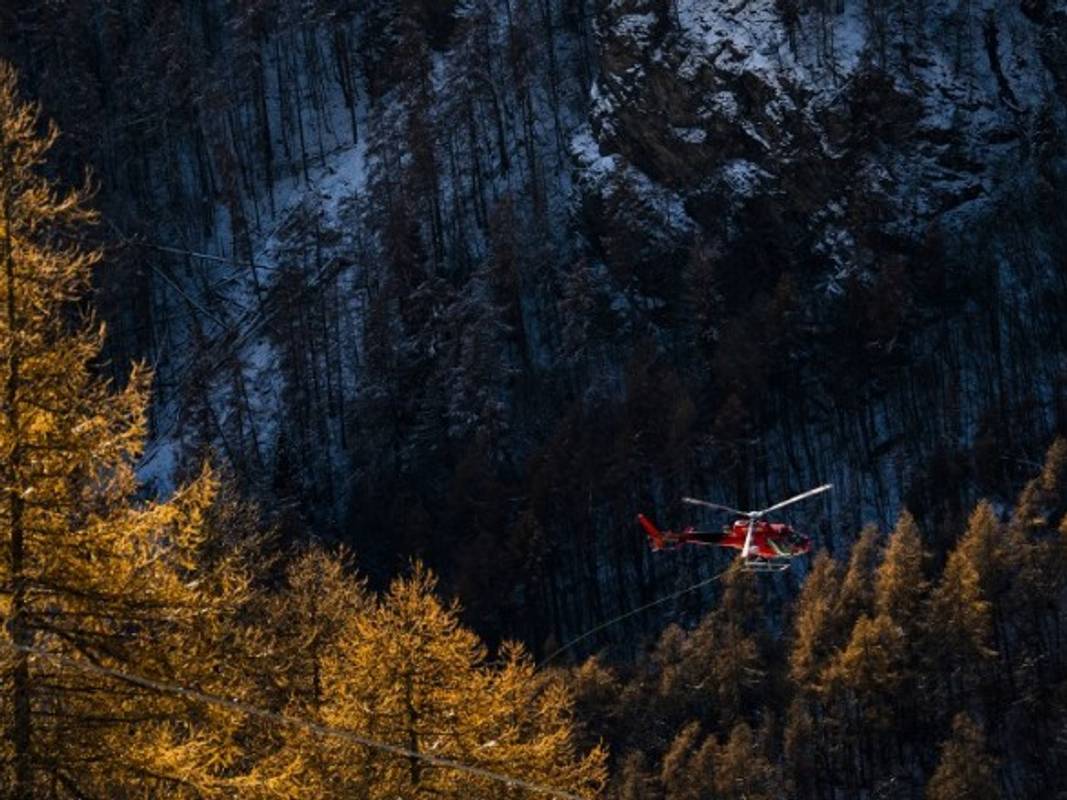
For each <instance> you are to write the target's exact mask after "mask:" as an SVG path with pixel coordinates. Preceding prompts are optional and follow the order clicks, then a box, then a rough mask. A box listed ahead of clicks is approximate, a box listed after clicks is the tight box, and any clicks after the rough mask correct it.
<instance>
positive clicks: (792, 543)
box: [637, 483, 833, 572]
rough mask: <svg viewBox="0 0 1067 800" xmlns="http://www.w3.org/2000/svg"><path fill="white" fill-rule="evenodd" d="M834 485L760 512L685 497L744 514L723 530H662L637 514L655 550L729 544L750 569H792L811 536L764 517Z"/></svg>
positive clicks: (694, 502)
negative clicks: (686, 545) (791, 563)
mask: <svg viewBox="0 0 1067 800" xmlns="http://www.w3.org/2000/svg"><path fill="white" fill-rule="evenodd" d="M832 488H833V486H832V485H831V484H829V483H826V484H823V485H822V486H819V487H816V488H815V489H809V490H808V491H806V492H802V493H801V494H798V495H796V496H795V497H790V498H789V499H788V500H783V501H782V502H780V503H775V504H774V505H773V506H769V507H767V508H764V509H761V510H759V511H740V510H738V509H736V508H730V507H729V506H723V505H719V504H718V503H709V502H708V501H707V500H697V499H696V498H693V497H683V498H682V502H683V503H688V504H689V505H694V506H704V507H705V508H713V509H715V510H717V511H726V512H727V513H730V514H737V515H738V516H741V517H744V519H739V520H735V521H734V522H732V523H731V524H729V525H724V526H723V528H722V530H721V531H698V530H696V529H695V528H694V527H693V526H689V527H688V528H685V529H684V530H682V531H677V532H675V531H661V530H659V529H658V528H657V527H656V526H655V525H653V524H652V521H651V520H650V519H649V518H648V517H646V516H645V515H644V514H638V515H637V521H638V522H639V523H640V524H641V527H642V528H644V530H645V534H646V535H647V536H648V540H649V544H651V545H652V549H653V550H664V549H674V548H677V547H681V546H682V545H684V544H696V545H714V546H717V547H730V548H733V549H734V550H740V551H741V562H742V564H743V565H744V568H745V569H747V570H751V571H753V572H781V571H783V570H787V569H789V564H790V562H791V561H792V559H794V558H795V557H796V556H799V555H803V554H804V553H808V552H810V551H811V537H810V536H808V535H806V534H803V533H798V532H797V531H794V530H793V528H792V527H790V526H789V525H786V524H784V523H781V522H768V521H767V520H765V519H764V517H765V516H766V515H767V514H770V513H771V512H772V511H778V510H779V509H782V508H785V507H786V506H789V505H792V504H793V503H796V502H798V501H800V500H806V499H807V498H809V497H814V496H815V495H817V494H822V493H823V492H826V491H829V490H830V489H832Z"/></svg>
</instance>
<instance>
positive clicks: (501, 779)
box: [0, 641, 585, 800]
mask: <svg viewBox="0 0 1067 800" xmlns="http://www.w3.org/2000/svg"><path fill="white" fill-rule="evenodd" d="M0 645H2V646H3V647H6V648H7V649H9V650H13V651H17V652H22V653H27V654H29V655H31V656H37V657H38V658H43V659H45V660H47V661H51V662H53V663H54V664H61V665H63V666H65V667H69V668H71V669H75V670H78V671H80V672H86V673H90V674H93V675H98V676H101V677H105V678H112V679H114V680H118V681H123V682H125V683H130V684H133V685H135V686H140V687H142V688H145V689H151V690H153V691H156V692H160V693H161V694H170V695H174V696H176V697H184V698H186V699H188V700H193V701H196V702H198V703H203V704H204V705H210V706H218V707H220V708H226V709H229V710H230V711H236V712H237V713H239V714H245V715H247V716H249V717H257V718H259V719H264V720H269V721H271V722H276V723H278V724H280V725H288V726H290V727H294V728H302V729H303V730H305V731H308V732H309V733H314V734H316V735H318V736H327V737H332V738H335V739H342V740H344V741H346V742H351V743H352V744H358V745H362V746H363V747H368V748H371V749H373V750H381V751H383V752H386V753H391V754H393V755H395V756H402V757H403V758H414V759H417V760H419V761H422V762H423V763H426V764H430V765H432V766H435V767H440V768H442V769H451V770H455V771H456V772H465V773H467V774H468V775H474V776H475V777H478V778H485V779H487V780H492V781H496V782H497V783H501V784H504V785H505V786H511V787H514V788H519V789H526V790H527V791H529V792H534V793H535V794H541V795H547V796H549V797H559V798H563V799H564V800H585V799H584V798H582V797H581V796H580V795H577V794H573V793H571V792H567V791H564V790H563V789H556V788H554V787H552V786H546V785H545V784H542V783H536V782H534V781H528V780H523V779H522V778H514V777H511V776H510V775H504V774H502V773H499V772H493V771H492V770H488V769H483V768H482V767H476V766H474V765H472V764H465V763H463V762H462V761H455V760H453V759H451V758H443V757H441V756H432V755H429V754H427V753H420V752H417V751H415V750H409V749H407V748H406V747H399V746H397V745H394V744H389V743H388V742H380V741H378V740H376V739H369V738H367V737H366V736H360V735H359V734H357V733H353V732H352V731H348V730H344V729H342V728H334V727H331V726H329V725H321V724H319V723H317V722H313V721H312V720H309V719H304V718H302V717H295V716H292V715H290V714H282V713H279V712H277V711H270V710H268V709H265V708H259V707H258V706H253V705H250V704H249V703H243V702H241V701H240V700H231V699H229V698H227V697H220V696H219V695H214V694H208V693H207V692H202V691H200V690H199V689H192V688H190V687H188V686H181V685H178V684H173V683H164V682H162V681H157V680H153V679H151V678H145V677H142V676H140V675H133V674H131V673H128V672H123V671H121V670H117V669H111V668H110V667H104V666H101V665H99V664H92V663H89V662H87V661H78V660H76V659H73V658H69V657H68V656H64V655H62V654H60V653H53V652H51V651H49V650H44V649H41V648H38V647H30V646H27V645H16V644H13V643H11V642H7V641H0Z"/></svg>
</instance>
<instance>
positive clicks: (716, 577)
mask: <svg viewBox="0 0 1067 800" xmlns="http://www.w3.org/2000/svg"><path fill="white" fill-rule="evenodd" d="M732 567H733V565H732V564H731V565H730V566H729V567H727V568H726V569H724V570H722V571H721V572H717V573H716V574H714V575H712V576H711V577H710V578H705V579H704V580H702V581H700V582H699V583H694V584H693V585H692V586H690V587H688V588H686V589H681V590H679V591H677V592H675V593H674V594H670V595H667V596H666V597H661V598H660V599H659V600H653V601H652V602H651V603H646V604H645V605H643V606H641V607H640V608H635V609H633V610H632V611H627V612H626V613H625V614H619V616H617V617H613V618H611V619H609V620H608V621H607V622H602V623H601V624H600V625H597V626H596V627H595V628H590V629H589V630H587V631H586V632H585V633H583V634H582V635H581V636H579V637H577V638H575V639H571V640H570V641H569V642H567V643H566V644H565V645H563V646H562V647H560V648H558V649H556V650H553V651H552V652H551V653H549V654H548V655H547V656H545V657H544V658H543V659H541V662H540V663H539V664H538V665H537V666H538V667H543V666H544V665H545V664H547V663H548V662H549V661H551V660H552V659H554V658H555V657H556V656H558V655H559V654H560V653H564V652H566V651H567V650H570V649H571V648H572V647H574V645H576V644H578V642H581V641H584V640H585V639H588V638H589V637H590V636H592V635H593V634H594V633H598V632H599V631H602V630H604V629H605V628H609V627H611V626H612V625H614V624H615V623H617V622H622V620H624V619H626V618H628V617H632V616H634V615H635V614H640V613H641V612H642V611H647V610H648V609H650V608H652V607H654V606H658V605H660V604H662V603H668V602H670V601H671V600H677V599H678V598H679V597H681V596H682V595H684V594H689V592H694V591H696V590H697V589H702V588H703V587H705V586H707V585H709V584H711V583H715V581H717V580H719V578H721V577H722V576H723V575H725V574H726V573H727V572H729V571H730V569H731V568H732Z"/></svg>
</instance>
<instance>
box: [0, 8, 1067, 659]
mask: <svg viewBox="0 0 1067 800" xmlns="http://www.w3.org/2000/svg"><path fill="white" fill-rule="evenodd" d="M55 13H56V12H55V10H54V9H53V8H52V6H50V5H49V4H38V3H22V4H19V3H16V4H14V5H13V6H12V7H10V8H8V9H7V10H5V11H4V12H0V53H2V54H3V55H5V56H6V57H9V58H11V59H13V60H14V61H15V62H16V64H17V65H18V66H19V67H20V68H21V70H22V74H23V79H24V83H25V88H26V90H27V92H28V93H29V94H31V95H33V96H36V97H38V98H39V99H40V100H41V101H42V102H43V104H44V105H45V108H46V110H47V111H48V113H49V114H51V115H53V116H54V117H56V118H57V120H58V121H59V123H60V125H61V126H62V127H63V129H64V130H65V131H66V132H67V135H66V139H65V150H64V156H65V161H64V169H65V170H66V171H67V172H68V173H69V174H70V175H71V176H75V175H77V174H78V173H79V172H80V170H81V168H82V167H83V166H84V165H89V166H91V167H92V168H93V169H94V171H95V174H96V175H97V179H98V180H99V183H100V192H99V203H100V205H101V206H102V207H103V208H104V209H105V211H107V212H108V216H109V218H110V219H111V220H113V221H114V229H111V228H108V229H107V230H102V231H101V235H103V236H105V237H106V238H108V240H109V242H110V243H111V245H112V246H113V251H112V252H113V258H112V260H111V262H110V265H109V269H108V271H107V272H106V273H105V275H104V277H103V279H102V283H101V287H100V288H101V292H100V296H101V301H102V303H103V304H104V308H105V316H107V317H108V318H109V320H110V322H111V331H112V338H111V347H112V357H113V360H114V363H116V364H122V363H123V362H124V361H125V360H126V359H128V358H129V357H133V356H137V357H146V358H148V359H149V360H150V361H151V362H152V363H153V364H154V365H155V366H156V369H157V376H158V380H157V382H158V397H159V400H158V403H157V409H156V413H155V418H154V420H153V422H154V431H155V444H154V445H153V447H152V448H150V450H149V452H148V454H147V456H146V459H145V464H144V467H143V474H144V475H145V477H146V478H150V479H152V480H153V481H154V482H155V486H156V488H157V489H158V490H161V491H166V490H167V487H168V486H170V485H171V482H172V481H173V479H174V477H175V475H176V474H178V473H181V472H182V471H183V470H187V469H188V468H189V467H190V465H192V464H193V463H195V461H196V460H197V459H198V458H199V457H200V455H201V454H202V452H203V451H204V449H205V448H211V449H213V450H214V451H215V452H216V453H217V455H218V457H219V458H220V459H221V460H223V461H225V462H226V463H228V464H229V465H231V467H232V469H233V470H234V472H235V474H236V475H238V476H239V477H240V479H241V480H242V481H243V482H244V484H245V486H246V487H247V489H248V490H249V491H250V492H252V493H254V494H257V495H259V496H260V497H262V498H264V499H265V503H266V505H267V506H268V507H270V508H272V509H273V510H274V511H276V512H277V515H278V518H279V520H280V522H281V524H283V525H284V526H286V528H287V530H289V532H290V533H292V534H293V535H298V536H302V535H306V534H307V533H308V532H309V531H313V532H315V533H316V534H317V535H320V536H324V537H327V538H336V539H342V540H346V541H349V542H351V543H353V544H354V545H355V547H356V549H357V551H358V552H359V553H360V556H361V561H365V563H366V566H367V568H368V570H369V571H371V572H372V573H376V574H378V575H380V576H385V575H388V574H391V573H392V572H393V571H394V570H395V569H396V568H397V567H398V566H399V565H401V564H402V563H403V562H404V560H405V559H406V558H407V557H408V556H409V555H411V554H415V553H418V554H421V555H423V556H424V557H426V558H428V559H429V560H430V561H431V562H432V563H433V564H434V565H435V566H437V567H438V568H439V569H440V570H441V571H442V572H443V574H444V576H445V579H446V581H447V582H448V586H449V588H450V589H453V590H455V591H457V592H458V593H459V595H460V597H461V598H462V599H463V601H464V603H465V604H466V606H467V608H468V614H469V616H470V618H471V619H472V620H474V621H475V622H476V624H477V625H478V626H479V627H480V628H481V630H483V631H484V632H486V633H487V634H489V635H491V636H492V635H502V634H509V635H518V636H522V637H525V638H526V639H527V640H529V641H530V642H531V643H532V644H533V645H534V646H535V647H539V646H542V645H543V643H544V642H545V641H546V640H549V639H554V640H556V641H560V640H563V639H566V638H567V637H569V636H570V635H573V634H575V633H577V632H579V631H581V630H583V629H584V628H585V627H588V625H589V624H590V623H592V622H594V621H596V620H600V619H604V618H605V617H607V616H609V615H611V614H612V613H613V612H617V611H619V610H622V609H626V608H629V607H632V606H633V605H635V604H636V603H637V602H638V600H639V599H644V598H649V597H651V596H653V595H654V594H657V593H661V592H662V591H663V590H664V589H665V588H666V587H669V586H670V585H672V581H674V580H675V579H676V578H675V575H677V574H678V573H679V567H681V574H682V575H683V578H682V579H685V578H688V577H692V576H693V575H694V574H706V573H708V572H710V570H711V569H712V567H713V565H712V563H711V559H710V558H707V557H701V558H690V557H685V558H676V559H674V560H672V561H670V563H664V562H663V560H662V559H661V560H660V561H659V563H658V564H656V563H653V562H652V561H651V560H650V558H649V555H648V554H647V553H646V552H645V551H644V549H643V544H642V542H641V541H640V540H639V537H638V535H637V532H636V530H635V529H634V528H633V527H632V515H633V513H634V512H635V511H636V510H638V509H639V508H643V509H647V510H649V511H650V512H656V513H657V514H659V515H660V516H662V517H664V518H665V519H679V518H680V517H681V515H682V514H683V509H682V508H681V507H679V506H678V505H677V504H676V503H675V498H676V497H678V496H679V495H681V494H703V495H706V496H709V497H714V498H717V499H720V500H728V499H729V500H732V501H734V502H735V503H736V504H739V505H745V504H755V503H758V502H760V501H762V500H770V499H774V498H775V497H777V496H779V495H782V494H784V493H786V492H789V491H791V490H799V489H802V488H805V487H806V486H808V485H809V484H812V483H814V482H822V481H824V480H828V481H833V482H834V483H835V485H836V491H835V493H834V495H833V497H832V499H831V500H829V501H827V502H825V503H823V504H821V505H820V504H815V506H814V507H811V508H808V509H805V510H802V511H798V512H797V514H796V515H795V517H794V519H795V521H797V522H798V523H804V524H806V525H807V526H809V527H810V528H811V529H812V530H813V531H814V532H815V533H816V535H817V536H818V537H819V538H820V544H821V545H822V546H824V547H827V548H830V549H833V548H835V547H840V546H842V545H843V544H844V543H846V542H849V541H851V539H852V538H853V536H854V535H855V532H856V531H857V530H858V529H859V526H860V523H861V522H863V521H867V520H877V521H882V522H885V521H888V520H890V519H892V518H893V517H894V516H895V514H896V511H897V509H898V506H899V503H900V498H901V497H903V498H904V499H905V502H906V503H907V505H908V506H909V507H911V508H912V510H913V511H914V512H915V513H916V514H917V515H919V517H920V518H921V519H922V520H923V522H924V530H925V531H927V535H928V536H929V537H930V542H929V544H930V546H931V548H933V549H934V550H935V551H936V552H943V550H944V548H945V547H946V546H947V544H948V542H946V541H943V540H942V537H945V536H949V535H950V532H952V531H956V530H958V529H959V527H960V521H961V519H962V516H963V514H964V512H965V509H966V508H968V507H969V501H970V499H971V498H973V497H974V496H975V495H977V494H979V493H984V494H992V495H994V496H998V497H1006V496H1010V495H1012V494H1013V493H1014V490H1015V489H1017V488H1018V483H1019V480H1020V476H1021V475H1023V474H1025V473H1028V472H1029V471H1030V470H1031V465H1030V464H1029V463H1028V462H1031V461H1033V460H1034V459H1036V458H1038V457H1039V454H1040V453H1041V452H1042V450H1043V448H1044V445H1045V444H1046V443H1047V441H1048V437H1049V435H1050V433H1052V432H1053V431H1054V430H1057V429H1060V430H1062V429H1063V427H1064V423H1065V421H1067V407H1065V406H1064V397H1063V390H1062V389H1063V384H1064V379H1065V377H1067V376H1065V374H1064V365H1063V362H1062V356H1061V353H1062V352H1063V346H1064V344H1065V342H1064V333H1063V330H1062V328H1063V326H1062V323H1061V320H1062V318H1063V316H1062V315H1063V312H1064V310H1065V301H1067V285H1065V283H1064V270H1063V253H1064V252H1065V250H1067V248H1065V245H1067V225H1065V220H1064V217H1063V214H1062V210H1061V208H1062V198H1063V197H1064V181H1065V180H1067V175H1065V171H1064V156H1065V146H1064V141H1065V139H1064V130H1065V128H1064V126H1065V106H1064V104H1065V101H1067V56H1065V55H1064V54H1065V53H1067V7H1065V6H1064V4H1063V2H1061V1H1060V0H1047V2H1042V1H1040V0H1023V1H1022V2H1017V1H1015V0H960V2H958V3H956V2H951V3H924V2H915V3H899V2H892V1H891V0H867V2H858V0H833V1H831V0H815V1H813V2H806V1H805V0H777V2H772V1H771V0H729V1H726V0H648V1H647V2H639V1H638V0H630V1H626V0H611V1H610V2H599V3H592V2H587V0H537V1H536V2H535V1H534V0H464V1H463V2H447V3H439V2H429V0H427V1H426V2H418V0H409V1H408V2H402V3H388V2H372V3H358V4H357V3H352V4H349V3H345V2H340V1H338V2H329V0H320V2H315V3H307V4H305V6H304V7H301V8H299V9H295V8H294V7H293V4H287V3H279V4H274V3H270V2H247V3H241V4H230V3H223V2H217V1H216V0H198V1H197V2H185V3H152V2H147V0H141V1H140V2H132V3H126V4H122V5H121V8H120V7H118V6H116V5H115V4H112V3H108V2H103V1H102V0H100V1H90V2H85V3H80V4H77V6H76V7H72V8H70V9H67V13H65V14H64V15H63V21H62V23H61V24H56V23H55V17H54V14H55ZM116 372H117V373H120V372H121V370H116ZM787 585H788V580H786V581H783V582H782V583H781V584H774V585H772V588H770V589H769V591H780V590H784V589H785V588H787ZM651 622H652V621H650V620H646V621H644V623H642V624H650V623H651ZM622 630H623V631H625V629H622Z"/></svg>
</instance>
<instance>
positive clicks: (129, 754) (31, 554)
mask: <svg viewBox="0 0 1067 800" xmlns="http://www.w3.org/2000/svg"><path fill="white" fill-rule="evenodd" d="M57 136H58V133H57V130H56V128H55V127H54V126H52V125H48V126H45V127H44V128H43V129H42V126H41V125H40V123H39V112H38V109H37V108H36V107H35V106H33V105H29V104H25V103H23V102H21V101H20V100H19V99H18V98H17V95H16V75H15V73H14V70H13V69H11V68H10V67H9V66H8V65H6V64H4V63H3V62H0V592H2V595H0V596H2V604H0V614H2V615H3V626H4V633H3V636H2V638H0V657H2V663H0V669H2V676H0V723H2V726H3V734H2V739H0V764H2V766H0V797H6V798H13V799H14V800H29V799H30V798H37V797H56V796H63V797H111V798H122V797H134V796H137V797H144V796H162V795H166V796H169V797H182V796H186V795H188V796H201V797H202V796H210V795H212V794H216V795H219V796H222V795H223V794H226V790H225V789H224V788H223V785H224V784H225V783H226V782H227V781H228V780H229V779H230V777H232V776H233V775H234V774H236V772H237V771H238V769H239V767H238V766H237V765H238V764H239V763H240V761H241V754H240V752H239V748H237V747H236V746H235V745H234V740H233V738H232V735H233V734H234V733H235V731H236V729H237V728H238V727H239V725H240V724H241V723H240V721H239V720H237V719H235V718H234V717H233V716H232V715H229V714H224V713H222V712H218V711H209V710H205V709H198V710H197V711H196V713H193V711H192V709H191V708H190V703H188V702H187V701H185V700H182V699H181V698H178V697H174V696H164V695H161V694H159V693H157V692H153V691H151V690H149V689H147V688H145V687H139V686H136V685H132V684H129V683H127V682H123V681H121V680H118V679H116V678H115V677H113V676H109V675H106V674H102V673H101V672H100V669H101V668H102V669H123V670H130V671H132V672H135V673H138V674H141V675H145V676H147V677H149V678H153V679H159V680H165V681H174V680H178V679H180V680H182V681H187V682H193V683H197V685H199V686H201V687H202V688H207V689H210V688H211V687H213V686H217V687H220V688H221V687H223V686H226V687H227V688H226V693H227V696H231V697H234V696H236V697H240V696H241V688H240V687H241V685H242V683H241V681H240V680H239V677H240V676H239V674H237V671H236V670H234V669H233V668H232V667H231V666H230V664H231V663H232V660H230V659H227V658H225V657H223V655H222V651H220V649H219V643H220V642H228V643H233V642H234V641H235V640H236V639H239V638H240V637H241V636H242V634H241V633H240V631H239V630H238V629H235V628H231V627H230V626H231V623H232V622H233V621H234V619H235V613H236V609H239V608H240V606H241V605H242V603H244V602H245V601H246V600H247V599H248V597H249V594H250V592H251V591H252V588H251V579H250V574H249V571H248V570H247V566H248V552H247V551H246V552H245V553H244V554H243V555H242V554H240V553H239V552H238V551H239V550H240V548H238V550H234V551H228V550H226V549H225V548H223V549H217V548H214V547H213V540H212V538H211V537H212V534H211V531H212V525H211V517H212V514H213V513H214V512H213V509H214V508H215V507H216V505H217V503H216V489H217V481H216V480H215V478H214V477H213V476H212V475H211V473H210V472H207V471H205V472H204V473H203V474H202V475H201V476H200V478H199V479H197V480H195V481H194V482H193V483H192V484H190V485H188V486H186V487H183V488H181V489H179V490H178V491H177V492H176V494H175V496H174V497H173V499H172V500H171V501H169V502H145V503H140V504H134V503H131V500H130V498H132V497H133V496H134V494H135V491H136V488H137V481H136V476H135V473H134V463H135V460H136V459H137V457H138V456H139V454H140V452H141V447H142V443H143V440H144V437H145V407H146V403H147V398H148V387H149V382H150V375H149V374H148V372H147V371H146V370H144V369H141V368H134V369H133V371H132V374H131V375H130V378H129V381H128V382H127V384H126V386H125V387H124V388H123V389H121V390H117V391H116V390H114V389H113V388H112V387H111V386H109V385H108V384H107V383H106V382H105V381H104V380H102V379H100V378H99V377H98V376H97V375H96V374H94V371H93V369H92V367H91V365H92V364H93V363H94V361H96V360H97V359H98V357H99V354H100V351H101V346H102V342H103V336H104V332H103V329H102V326H99V325H97V324H96V323H95V322H94V321H93V320H92V319H91V318H90V319H88V320H85V319H82V320H81V321H79V320H78V315H77V313H76V309H75V305H76V304H77V303H78V302H79V301H80V300H81V299H82V298H83V297H84V295H85V293H86V292H87V290H88V289H89V284H90V278H91V272H92V267H93V265H94V264H96V263H97V262H98V261H99V260H100V257H101V254H100V252H99V251H97V250H92V249H88V248H86V247H85V246H83V245H82V244H79V232H80V230H81V229H82V227H83V226H84V225H86V224H87V223H91V222H92V221H93V220H94V219H95V214H94V213H93V212H92V211H91V210H89V208H88V207H87V205H86V199H87V197H86V191H85V190H75V191H70V192H63V191H61V190H59V189H58V188H57V187H56V186H55V185H54V184H53V183H52V182H50V181H49V180H48V179H47V178H46V177H45V176H44V175H43V170H44V164H45V158H46V155H47V153H48V151H49V148H50V147H51V146H52V144H53V143H54V142H55V140H56V138H57ZM250 635H252V634H250ZM94 669H95V670H96V671H94ZM204 731H211V733H205V732H204ZM230 794H231V795H232V792H230Z"/></svg>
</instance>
